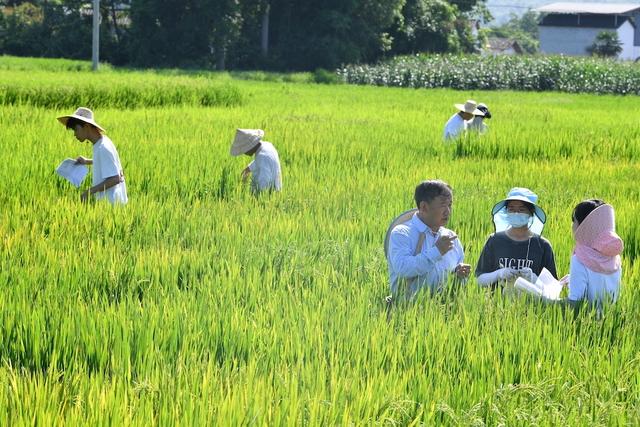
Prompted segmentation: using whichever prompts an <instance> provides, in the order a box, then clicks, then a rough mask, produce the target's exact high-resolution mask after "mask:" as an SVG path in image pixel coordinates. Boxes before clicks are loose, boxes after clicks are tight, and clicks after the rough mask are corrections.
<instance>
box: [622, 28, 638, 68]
mask: <svg viewBox="0 0 640 427" xmlns="http://www.w3.org/2000/svg"><path fill="white" fill-rule="evenodd" d="M634 33H635V29H634V28H633V25H631V24H630V23H629V21H627V22H625V23H624V24H622V25H621V26H620V28H618V38H619V39H620V41H621V42H622V52H620V55H618V58H620V59H629V60H634V59H636V56H634V53H635V52H634V50H635V49H634V46H633V37H634Z"/></svg>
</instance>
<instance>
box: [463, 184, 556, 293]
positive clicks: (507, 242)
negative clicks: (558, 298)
mask: <svg viewBox="0 0 640 427" xmlns="http://www.w3.org/2000/svg"><path fill="white" fill-rule="evenodd" d="M537 202H538V196H537V195H536V194H535V193H533V192H532V191H531V190H529V189H528V188H512V189H511V190H510V191H509V193H508V194H507V197H505V198H504V200H501V201H500V202H498V203H496V205H495V206H494V207H493V209H492V210H491V215H492V216H493V223H494V226H495V233H493V234H492V235H491V236H489V239H488V240H487V242H486V243H485V244H484V247H483V248H482V253H481V254H480V258H479V259H478V265H477V267H476V272H475V274H476V278H477V281H478V284H479V285H480V286H486V287H491V288H496V287H498V286H499V287H500V288H501V289H502V290H503V291H505V292H506V293H507V294H510V293H512V292H514V287H513V284H514V282H515V280H516V279H517V278H518V277H524V278H525V279H527V280H529V281H530V282H532V283H535V282H536V280H537V278H538V275H539V274H540V273H541V272H542V269H543V268H546V269H547V270H549V272H550V273H551V274H552V275H553V276H554V277H557V276H556V264H555V257H554V254H553V249H552V247H551V243H549V241H548V240H547V239H545V238H544V237H542V236H541V234H542V229H543V228H544V224H545V222H546V221H547V215H546V214H545V213H544V211H543V210H542V208H541V207H540V206H538V204H537Z"/></svg>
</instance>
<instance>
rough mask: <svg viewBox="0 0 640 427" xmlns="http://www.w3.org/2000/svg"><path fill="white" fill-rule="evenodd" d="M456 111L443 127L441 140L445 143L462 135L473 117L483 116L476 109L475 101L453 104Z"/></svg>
mask: <svg viewBox="0 0 640 427" xmlns="http://www.w3.org/2000/svg"><path fill="white" fill-rule="evenodd" d="M454 106H455V107H456V109H457V110H458V112H457V113H455V114H454V115H453V116H451V118H450V119H449V121H448V122H447V124H446V125H444V134H443V136H442V138H443V139H444V140H445V141H451V140H454V139H456V138H457V137H459V136H460V135H462V133H464V131H466V130H467V121H468V120H471V119H473V117H474V116H483V115H484V113H483V112H482V111H480V110H478V109H477V104H476V101H474V100H471V99H470V100H468V101H467V102H465V103H464V104H454Z"/></svg>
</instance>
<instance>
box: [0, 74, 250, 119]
mask: <svg viewBox="0 0 640 427" xmlns="http://www.w3.org/2000/svg"><path fill="white" fill-rule="evenodd" d="M243 102H244V97H243V95H242V93H241V92H240V90H239V89H238V88H237V86H235V85H233V84H232V83H230V82H225V81H216V80H215V79H212V78H207V77H187V76H175V77H165V76H161V75H157V74H155V73H152V72H131V73H125V74H123V73H120V72H104V73H102V72H101V73H98V74H94V73H91V72H80V71H79V72H74V73H66V74H65V73H60V72H52V71H30V72H29V73H28V74H26V75H25V72H24V71H13V70H9V71H4V70H0V104H1V105H30V106H33V107H44V108H66V109H69V108H74V107H75V106H78V105H85V106H89V107H91V108H122V109H134V108H141V107H148V108H154V107H164V106H169V105H189V106H202V107H211V106H223V107H232V106H237V105H241V104H242V103H243Z"/></svg>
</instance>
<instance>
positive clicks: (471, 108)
mask: <svg viewBox="0 0 640 427" xmlns="http://www.w3.org/2000/svg"><path fill="white" fill-rule="evenodd" d="M453 105H454V106H455V107H456V108H457V109H458V110H459V111H462V112H463V113H469V114H473V115H474V116H484V113H483V112H482V111H480V110H478V104H477V103H476V101H474V100H472V99H469V100H468V101H467V102H465V103H464V104H453Z"/></svg>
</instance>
